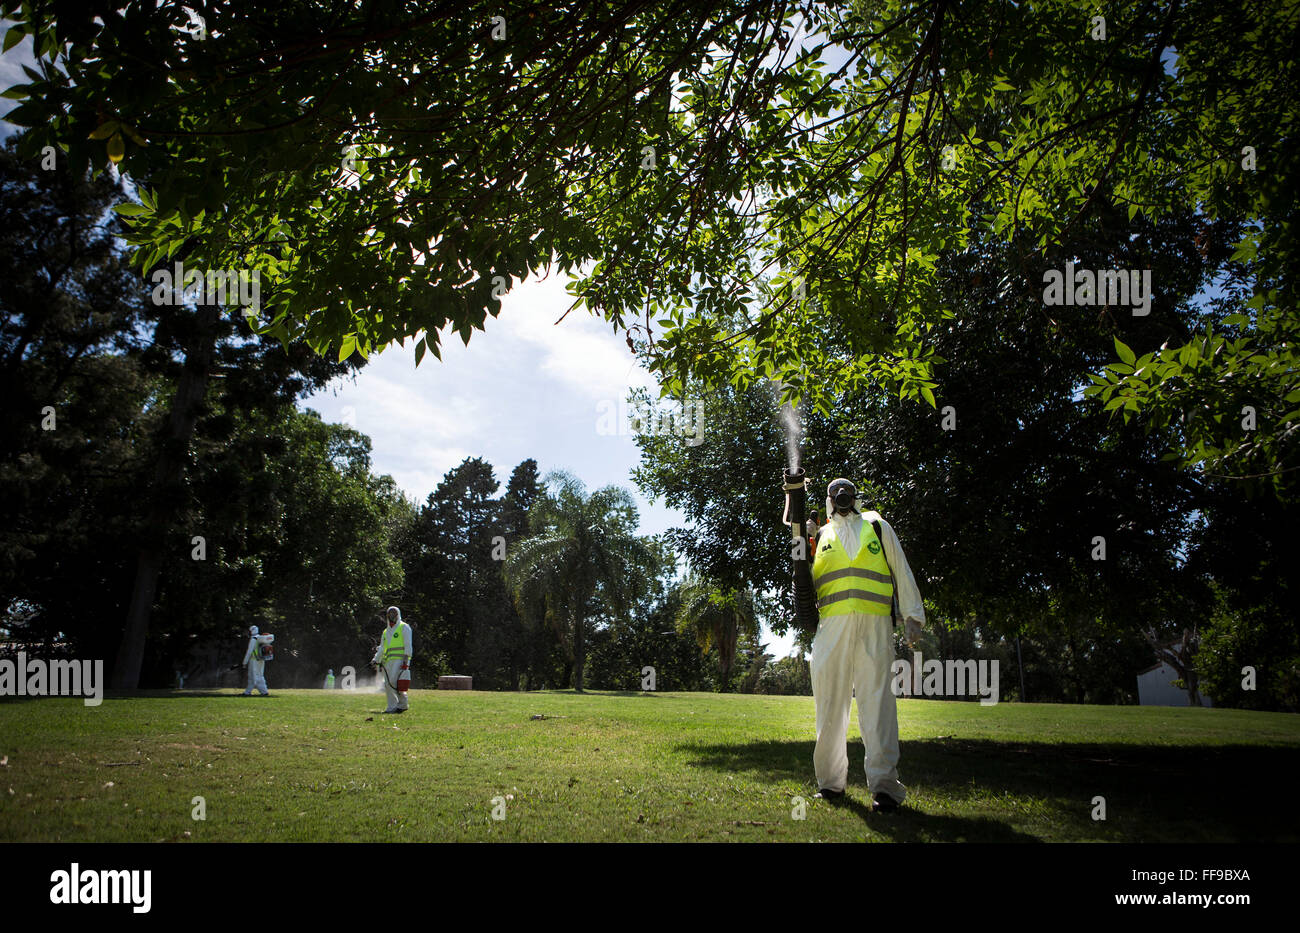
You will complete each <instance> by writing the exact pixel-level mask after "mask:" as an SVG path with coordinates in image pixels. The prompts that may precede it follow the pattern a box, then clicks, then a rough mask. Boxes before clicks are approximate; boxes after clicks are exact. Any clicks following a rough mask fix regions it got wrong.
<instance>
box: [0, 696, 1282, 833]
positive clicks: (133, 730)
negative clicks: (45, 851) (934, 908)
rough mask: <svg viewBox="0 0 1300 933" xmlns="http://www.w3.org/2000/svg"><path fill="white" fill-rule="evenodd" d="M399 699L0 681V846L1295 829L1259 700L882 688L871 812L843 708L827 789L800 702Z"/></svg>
mask: <svg viewBox="0 0 1300 933" xmlns="http://www.w3.org/2000/svg"><path fill="white" fill-rule="evenodd" d="M411 706H412V709H411V712H409V713H407V714H405V715H403V716H381V715H376V714H377V713H378V712H379V710H381V709H383V698H382V696H380V695H375V694H365V693H345V692H343V691H334V692H331V693H326V692H325V691H321V690H280V691H276V692H275V694H274V695H273V696H271V697H269V698H260V697H251V698H245V697H241V696H238V695H237V694H236V693H235V692H233V691H232V692H221V691H212V692H189V691H186V692H174V693H162V694H143V695H138V696H132V697H123V698H114V697H109V698H106V699H105V701H104V703H103V705H101V706H99V707H98V708H87V707H85V706H83V705H82V703H81V701H80V700H77V699H34V700H33V699H23V700H6V701H4V702H0V759H5V758H7V761H4V762H3V763H0V840H4V841H19V840H22V841H64V842H72V841H182V840H183V841H196V842H197V841H206V840H221V841H254V840H258V841H263V840H265V841H308V840H311V841H315V840H323V841H352V840H366V841H388V840H395V841H459V840H473V841H484V840H507V841H543V840H546V841H569V840H583V841H586V840H592V841H594V840H605V841H677V840H743V841H768V840H772V841H776V840H780V841H811V840H828V841H845V842H849V841H890V840H906V841H931V840H933V841H963V840H964V841H971V842H975V841H990V842H1029V841H1052V842H1059V841H1076V840H1099V841H1109V840H1124V841H1134V842H1155V841H1164V842H1184V841H1191V842H1206V841H1286V842H1295V841H1297V840H1300V817H1298V816H1297V806H1296V803H1295V799H1294V798H1293V797H1292V796H1291V794H1292V792H1293V788H1294V787H1295V785H1296V778H1295V776H1296V774H1297V773H1300V717H1298V716H1294V715H1288V714H1282V713H1251V712H1241V711H1235V710H1218V709H1164V708H1158V707H1131V706H1130V707H1101V706H1060V705H1038V704H1024V705H1022V704H1015V703H1005V704H999V705H997V706H992V707H981V706H979V705H978V704H975V703H949V702H938V701H927V700H913V699H903V700H900V701H899V724H900V729H901V732H902V763H901V766H900V772H901V777H902V779H903V783H904V784H906V785H907V787H908V789H909V799H908V803H909V804H910V809H906V810H904V811H902V812H900V813H895V814H879V815H878V814H873V813H872V812H871V810H870V800H871V798H870V795H869V794H868V792H867V787H866V783H865V777H864V775H863V772H862V751H863V750H862V743H861V740H860V739H859V738H858V734H857V725H856V712H855V715H854V721H853V723H852V724H851V725H850V727H849V756H850V779H849V787H848V795H847V797H846V798H845V800H844V801H842V802H838V803H836V804H830V803H826V802H823V801H820V800H812V799H811V798H812V795H813V794H814V793H815V792H816V786H815V783H814V781H813V769H812V748H813V701H812V698H811V697H761V696H732V695H725V696H721V695H716V694H703V693H656V694H648V695H647V694H637V693H588V694H586V695H581V696H580V695H575V694H573V693H566V692H543V693H525V694H520V693H479V692H452V691H446V692H438V691H423V690H416V691H414V692H413V693H412V698H411ZM538 714H540V715H544V716H545V717H546V718H545V719H536V720H534V719H532V718H530V717H532V716H533V715H538ZM371 716H373V717H374V718H373V719H369V718H368V717H371ZM1098 795H1100V796H1103V797H1105V798H1106V808H1107V819H1106V820H1105V821H1104V822H1103V821H1094V820H1093V819H1092V818H1091V813H1092V809H1093V804H1092V799H1093V797H1095V796H1098ZM196 796H202V797H204V798H205V800H206V811H207V818H206V820H203V821H197V820H194V819H192V818H191V810H192V809H193V807H194V805H193V804H192V803H191V801H192V798H194V797H196ZM494 797H502V798H505V819H504V820H500V821H498V820H494V819H493V818H492V810H493V802H492V801H493V798H494ZM796 797H803V798H804V799H805V800H806V801H807V807H806V818H805V819H802V820H799V819H795V818H794V817H793V815H792V811H793V810H794V808H795V798H796Z"/></svg>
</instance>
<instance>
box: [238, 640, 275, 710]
mask: <svg viewBox="0 0 1300 933" xmlns="http://www.w3.org/2000/svg"><path fill="white" fill-rule="evenodd" d="M257 635H258V629H257V626H256V625H250V626H249V627H248V650H247V651H245V652H244V667H246V668H248V689H246V690H245V691H244V696H252V695H253V690H254V689H256V690H257V691H258V692H259V693H260V694H262V696H264V697H266V696H270V695H271V692H270V691H269V690H267V689H266V662H265V661H264V660H262V644H261V642H259V641H258V640H257Z"/></svg>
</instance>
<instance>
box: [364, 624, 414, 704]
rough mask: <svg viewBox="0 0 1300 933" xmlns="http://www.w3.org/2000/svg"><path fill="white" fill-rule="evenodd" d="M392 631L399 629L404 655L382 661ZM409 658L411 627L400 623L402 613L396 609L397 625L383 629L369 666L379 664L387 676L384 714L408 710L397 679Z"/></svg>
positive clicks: (391, 636)
mask: <svg viewBox="0 0 1300 933" xmlns="http://www.w3.org/2000/svg"><path fill="white" fill-rule="evenodd" d="M393 608H396V607H393ZM390 611H391V610H390ZM394 629H401V633H402V651H403V652H404V653H403V655H402V657H400V658H391V659H389V660H388V661H384V660H383V656H384V649H385V648H386V647H387V646H388V642H389V640H390V639H391V638H393V631H394ZM411 657H412V652H411V627H410V626H409V625H407V624H406V623H405V622H403V621H402V612H401V610H400V609H398V610H397V624H396V625H391V624H390V625H387V626H385V627H384V634H383V635H382V636H381V637H380V639H379V648H378V649H376V651H375V656H374V657H373V658H372V659H371V661H370V663H371V664H381V665H382V667H383V669H384V673H385V674H386V675H387V676H385V677H384V697H385V699H387V701H388V708H387V709H386V710H384V712H386V713H391V712H393V711H394V710H399V709H408V708H409V706H408V702H409V701H408V699H407V696H406V694H405V693H402V692H401V691H400V690H398V689H397V678H398V676H399V675H400V674H401V673H402V666H403V665H404V664H406V665H409V664H410V663H411Z"/></svg>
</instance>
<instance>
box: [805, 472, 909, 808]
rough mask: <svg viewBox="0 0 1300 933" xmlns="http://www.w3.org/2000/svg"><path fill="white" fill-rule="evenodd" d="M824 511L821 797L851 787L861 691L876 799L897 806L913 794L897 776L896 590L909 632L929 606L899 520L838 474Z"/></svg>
mask: <svg viewBox="0 0 1300 933" xmlns="http://www.w3.org/2000/svg"><path fill="white" fill-rule="evenodd" d="M826 514H827V515H828V516H830V520H829V521H828V522H827V523H826V524H825V525H823V526H822V527H821V530H820V532H819V534H818V537H817V545H816V547H817V550H816V553H815V554H814V556H813V563H812V577H813V585H814V587H815V588H816V592H817V611H818V624H817V635H816V637H815V638H814V639H813V646H812V660H811V663H810V667H811V672H812V688H813V698H814V702H815V704H816V708H817V746H816V748H815V749H814V751H813V767H814V768H815V770H816V772H817V786H818V788H820V796H822V797H826V798H835V797H840V796H842V795H843V793H844V786H845V784H847V783H848V778H849V759H848V754H847V752H846V749H845V744H844V742H845V735H846V733H847V731H848V728H849V711H850V704H851V703H852V701H853V697H854V693H855V691H856V695H857V701H858V728H859V729H860V730H861V732H862V741H863V744H865V745H866V751H867V754H866V762H865V764H866V771H867V783H868V785H869V787H870V790H871V794H872V801H873V808H874V809H876V810H893V809H896V808H897V807H898V805H899V804H901V803H902V802H903V799H904V798H905V797H906V796H907V788H906V787H904V786H903V784H902V782H901V781H900V780H899V779H898V709H897V706H896V704H895V700H894V692H893V690H892V689H891V686H892V680H893V678H892V676H891V666H892V664H893V660H894V645H893V634H894V624H893V605H892V604H893V599H894V597H895V596H897V599H898V614H899V616H900V617H901V618H902V619H904V620H905V626H906V631H907V639H908V641H914V640H915V639H916V638H917V637H919V635H920V631H921V626H922V625H923V624H924V622H925V610H924V609H923V608H922V606H921V593H920V591H919V590H918V589H917V588H916V580H915V579H914V578H913V576H912V569H911V567H909V566H908V564H907V557H906V556H904V554H903V547H902V545H901V544H899V542H898V536H897V535H896V534H894V529H893V528H891V527H890V526H889V523H888V522H886V521H885V520H884V519H883V518H881V517H880V515H879V513H877V512H867V513H865V514H863V512H862V503H861V502H860V501H858V498H857V490H856V489H855V488H854V486H853V484H852V483H850V482H849V481H848V480H846V479H837V480H835V481H833V482H832V483H831V484H830V486H829V487H828V488H827V490H826ZM873 522H874V523H876V524H877V525H878V526H879V528H880V534H879V535H877V534H876V530H875V528H874V527H873ZM881 539H883V540H881Z"/></svg>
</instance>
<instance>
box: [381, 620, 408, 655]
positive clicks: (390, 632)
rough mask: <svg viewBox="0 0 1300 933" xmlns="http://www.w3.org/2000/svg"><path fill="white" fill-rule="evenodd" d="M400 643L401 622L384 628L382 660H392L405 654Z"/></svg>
mask: <svg viewBox="0 0 1300 933" xmlns="http://www.w3.org/2000/svg"><path fill="white" fill-rule="evenodd" d="M404 647H405V646H404V645H403V644H402V623H401V622H398V623H397V624H396V625H393V626H389V627H387V628H385V629H384V655H383V660H384V661H392V660H393V659H394V658H400V657H402V656H403V655H405V654H406V652H405V651H404V650H403V648H404Z"/></svg>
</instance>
